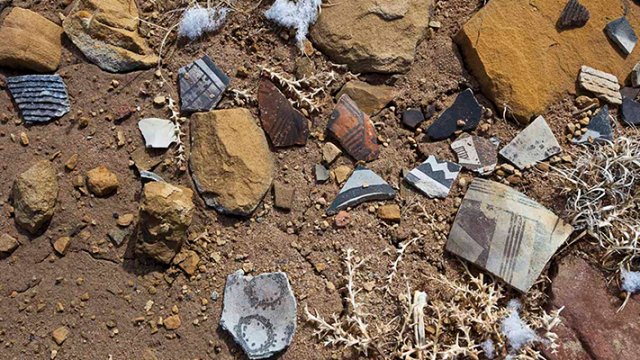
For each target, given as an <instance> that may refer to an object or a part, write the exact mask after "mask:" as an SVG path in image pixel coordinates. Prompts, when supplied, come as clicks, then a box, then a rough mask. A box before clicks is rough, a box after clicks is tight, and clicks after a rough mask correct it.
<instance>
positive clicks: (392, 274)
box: [385, 236, 422, 292]
mask: <svg viewBox="0 0 640 360" xmlns="http://www.w3.org/2000/svg"><path fill="white" fill-rule="evenodd" d="M421 238H422V236H419V237H416V238H413V239H411V240H409V241H407V242H406V243H404V244H403V245H400V248H399V249H397V250H396V254H397V255H398V256H397V257H396V259H395V260H394V261H393V262H392V263H391V271H390V272H389V275H387V286H386V287H385V289H386V291H387V292H389V291H390V290H389V287H390V286H391V282H392V281H393V278H394V277H395V276H396V273H397V272H398V264H400V262H401V261H402V256H403V255H404V253H405V251H406V250H407V248H408V247H409V245H411V244H413V243H414V242H416V241H417V240H419V239H421Z"/></svg>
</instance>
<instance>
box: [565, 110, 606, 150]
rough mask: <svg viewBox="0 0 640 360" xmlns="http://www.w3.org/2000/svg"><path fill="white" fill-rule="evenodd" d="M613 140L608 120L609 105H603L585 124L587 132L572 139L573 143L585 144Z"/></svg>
mask: <svg viewBox="0 0 640 360" xmlns="http://www.w3.org/2000/svg"><path fill="white" fill-rule="evenodd" d="M611 140H613V135H611V122H610V121H609V107H608V106H607V105H605V106H604V107H603V108H602V109H600V111H598V113H597V114H596V115H595V116H594V117H593V118H591V121H589V125H588V126H587V132H586V133H584V134H582V136H581V137H580V139H573V140H572V141H571V142H572V143H574V144H585V143H590V144H592V143H594V142H603V141H611Z"/></svg>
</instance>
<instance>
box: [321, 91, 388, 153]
mask: <svg viewBox="0 0 640 360" xmlns="http://www.w3.org/2000/svg"><path fill="white" fill-rule="evenodd" d="M327 128H328V129H329V132H330V133H331V135H333V136H334V137H335V138H336V139H337V140H338V141H339V142H340V144H341V145H342V147H344V148H345V150H346V151H347V152H348V153H349V155H351V156H353V158H354V159H356V160H358V161H372V160H375V159H377V158H378V156H379V155H380V146H379V145H378V140H377V139H376V130H375V128H374V127H373V124H371V121H370V120H369V116H367V115H366V114H365V113H364V112H362V110H360V108H358V105H356V103H355V102H354V101H353V100H351V98H350V97H349V95H342V97H341V98H340V100H339V101H338V104H336V107H335V108H334V109H333V114H332V115H331V120H329V124H328V125H327Z"/></svg>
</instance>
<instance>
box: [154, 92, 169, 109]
mask: <svg viewBox="0 0 640 360" xmlns="http://www.w3.org/2000/svg"><path fill="white" fill-rule="evenodd" d="M166 102H167V98H166V97H165V96H164V95H158V96H156V97H154V98H153V105H155V106H157V107H163V106H164V104H166Z"/></svg>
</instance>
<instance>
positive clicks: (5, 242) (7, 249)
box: [0, 234, 20, 259]
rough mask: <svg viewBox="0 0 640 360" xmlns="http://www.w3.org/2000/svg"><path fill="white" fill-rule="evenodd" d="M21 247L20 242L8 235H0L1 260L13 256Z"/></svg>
mask: <svg viewBox="0 0 640 360" xmlns="http://www.w3.org/2000/svg"><path fill="white" fill-rule="evenodd" d="M18 246H20V243H19V242H18V240H16V239H14V238H13V237H12V236H9V235H8V234H2V235H0V259H2V258H3V257H6V256H9V255H11V254H12V253H13V252H14V251H16V249H17V248H18Z"/></svg>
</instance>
